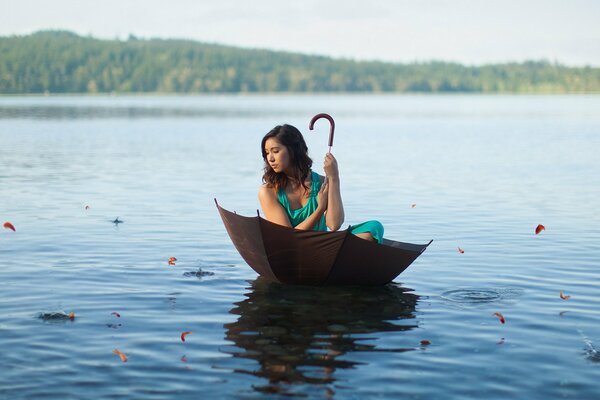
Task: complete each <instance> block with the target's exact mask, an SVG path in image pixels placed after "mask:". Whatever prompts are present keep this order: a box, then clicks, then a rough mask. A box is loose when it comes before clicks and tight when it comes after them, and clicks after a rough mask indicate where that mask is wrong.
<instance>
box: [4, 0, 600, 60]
mask: <svg viewBox="0 0 600 400" xmlns="http://www.w3.org/2000/svg"><path fill="white" fill-rule="evenodd" d="M599 20H600V1H598V0H518V1H517V0H502V1H498V0H495V1H490V0H479V1H475V0H452V1H447V0H410V1H409V0H362V1H358V0H301V1H285V0H253V1H247V0H218V1H208V0H170V1H164V0H103V1H101V2H98V1H90V0H52V1H48V0H19V1H12V0H0V36H10V35H25V34H29V33H32V32H35V31H38V30H43V29H65V30H70V31H73V32H76V33H78V34H81V35H92V36H94V37H98V38H106V39H115V38H120V39H126V38H127V37H128V36H129V35H130V34H133V35H135V36H137V37H139V38H154V37H159V38H181V39H193V40H198V41H202V42H210V43H220V44H227V45H234V46H240V47H246V48H263V49H272V50H285V51H292V52H300V53H306V54H319V55H326V56H331V57H335V58H349V59H355V60H381V61H391V62H402V63H407V62H426V61H432V60H438V61H450V62H459V63H462V64H466V65H482V64H489V63H504V62H513V61H516V62H522V61H525V60H540V59H545V60H548V61H551V62H559V63H561V64H566V65H573V66H582V65H592V66H600V23H599V22H598V21H599Z"/></svg>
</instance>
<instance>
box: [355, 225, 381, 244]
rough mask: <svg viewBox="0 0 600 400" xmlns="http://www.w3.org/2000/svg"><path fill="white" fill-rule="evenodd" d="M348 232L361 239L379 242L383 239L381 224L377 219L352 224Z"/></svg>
mask: <svg viewBox="0 0 600 400" xmlns="http://www.w3.org/2000/svg"><path fill="white" fill-rule="evenodd" d="M350 232H351V233H352V234H354V235H356V236H358V237H359V238H361V239H365V240H368V241H371V242H377V243H381V242H382V241H383V225H381V222H379V221H367V222H363V223H362V224H358V225H354V226H352V227H351V228H350Z"/></svg>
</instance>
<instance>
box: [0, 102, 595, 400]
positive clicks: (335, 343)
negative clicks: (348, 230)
mask: <svg viewBox="0 0 600 400" xmlns="http://www.w3.org/2000/svg"><path fill="white" fill-rule="evenodd" d="M599 110H600V96H595V97H594V96H576V97H575V96H572V97H569V96H553V97H543V96H531V97H530V96H487V97H486V96H232V97H228V96H207V97H48V98H43V97H39V98H37V97H4V98H0V222H2V223H3V222H4V221H10V222H12V223H13V224H14V225H15V227H16V229H17V231H16V232H12V231H9V230H7V229H0V281H1V283H0V371H1V372H0V398H6V399H16V398H60V399H71V398H92V397H93V398H122V397H123V396H125V397H129V398H149V399H150V398H157V399H158V398H197V397H198V396H200V395H204V396H212V397H216V396H220V397H225V398H264V397H268V398H278V397H287V396H290V395H297V396H308V397H313V398H365V397H383V398H386V397H387V398H398V397H399V396H404V397H410V398H425V399H429V398H447V397H450V396H452V397H461V398H482V397H485V398H492V399H494V398H498V399H500V398H508V397H516V398H527V399H534V398H537V399H546V398H557V397H565V398H577V399H581V398H598V396H600V387H599V385H598V381H599V378H600V353H599V352H600V323H599V322H600V214H599V213H598V209H599V208H600V200H598V199H599V198H600V180H599V179H600V178H599V176H600V162H599V161H598V159H599V157H598V153H600V111H599ZM318 112H329V113H331V114H332V115H333V116H334V118H336V124H337V129H336V137H335V143H334V149H333V153H334V154H335V155H336V157H337V158H338V161H339V165H340V171H341V179H342V195H343V198H344V203H345V208H346V224H353V223H357V222H361V221H362V220H366V219H379V220H380V221H381V222H383V224H384V225H385V228H386V236H387V237H388V238H391V239H396V240H401V241H407V242H414V243H424V242H426V241H428V240H429V239H434V242H433V244H432V245H431V246H430V247H429V249H428V250H427V251H426V252H425V253H424V254H423V255H422V256H421V258H419V259H418V260H417V261H416V262H415V263H414V264H413V265H412V266H411V267H409V269H408V270H407V271H405V272H404V273H403V274H402V275H400V276H399V277H398V278H397V279H396V280H395V282H394V283H392V284H390V285H387V286H385V287H376V288H356V287H341V288H340V287H322V288H311V287H289V286H282V285H279V284H273V283H269V282H265V281H264V280H262V279H258V278H257V277H256V274H255V273H254V272H253V271H252V270H251V269H250V268H249V267H248V266H247V265H246V264H245V263H244V261H243V260H242V259H241V257H240V256H239V255H238V254H237V252H236V251H235V249H234V247H233V245H232V244H231V242H230V240H229V238H228V236H227V234H226V232H225V229H224V228H223V226H222V224H221V221H220V219H219V217H218V214H217V212H216V209H215V206H214V203H213V197H217V198H218V199H219V202H220V203H221V204H222V205H223V206H224V207H226V208H229V209H232V210H236V211H237V212H238V213H243V214H247V215H253V214H255V212H256V211H255V210H256V209H257V208H258V200H257V195H256V193H257V189H258V186H259V184H260V176H261V172H260V170H261V166H262V165H261V163H262V161H261V159H260V147H259V146H260V139H261V138H262V136H263V135H264V133H266V132H267V131H268V130H269V129H270V128H272V127H273V126H275V125H276V124H279V123H282V122H287V123H291V124H294V125H297V126H298V127H299V128H300V129H301V130H302V131H303V132H304V133H305V134H306V138H307V141H308V145H309V148H310V151H311V155H312V156H313V159H314V160H315V170H317V171H318V172H321V173H322V158H323V155H324V154H325V152H326V150H327V136H328V126H327V124H326V122H324V121H319V122H318V123H317V132H316V133H314V132H310V131H308V129H307V124H308V121H309V120H310V118H311V117H312V116H313V115H314V114H316V113H318ZM413 203H415V204H416V207H414V208H411V204H413ZM86 205H87V206H89V209H87V210H86V209H85V206H86ZM117 217H119V219H120V220H122V221H124V222H123V223H121V224H117V225H115V224H113V223H112V222H111V221H113V220H114V219H115V218H117ZM539 223H541V224H544V225H545V226H546V231H544V232H542V233H541V234H540V235H535V234H534V229H535V227H536V226H537V224H539ZM459 246H460V247H461V248H463V249H464V250H465V252H464V254H460V253H459V252H458V251H457V247H459ZM171 256H174V257H177V259H178V260H177V265H176V266H169V265H167V260H168V258H169V257H171ZM365 267H367V268H368V266H365ZM560 291H563V292H564V293H565V294H567V295H571V296H572V297H571V298H570V299H569V300H562V299H561V298H560V297H559V292H560ZM69 312H75V314H76V317H75V319H74V320H70V319H68V318H65V316H64V315H66V314H68V313H69ZM113 312H118V313H119V314H120V315H121V317H120V318H117V317H116V316H115V315H113V314H112V313H113ZM495 312H500V313H502V314H503V315H504V316H505V318H506V324H504V325H502V324H500V323H499V321H498V319H497V318H496V317H494V316H493V314H494V313H495ZM62 313H65V314H62ZM184 331H191V332H193V333H192V334H191V335H189V336H187V338H186V341H185V343H184V342H182V341H181V340H180V334H181V333H182V332H184ZM424 339H427V340H429V341H430V342H431V344H430V345H429V346H422V345H421V344H420V341H421V340H424ZM115 348H118V349H119V350H121V351H122V352H123V353H125V354H126V355H127V356H128V357H129V361H128V362H127V363H123V362H121V360H120V359H119V357H118V356H117V355H115V354H113V353H112V350H113V349H115Z"/></svg>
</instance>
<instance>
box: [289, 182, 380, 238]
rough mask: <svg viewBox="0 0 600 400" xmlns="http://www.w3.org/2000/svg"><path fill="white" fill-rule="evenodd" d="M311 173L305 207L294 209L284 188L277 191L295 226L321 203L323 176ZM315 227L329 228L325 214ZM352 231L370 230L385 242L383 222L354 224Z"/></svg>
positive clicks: (315, 228)
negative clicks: (319, 197) (320, 191)
mask: <svg viewBox="0 0 600 400" xmlns="http://www.w3.org/2000/svg"><path fill="white" fill-rule="evenodd" d="M310 173H311V179H312V184H311V186H310V197H309V199H308V203H306V205H305V206H304V207H302V208H299V209H297V210H292V208H291V207H290V202H289V201H288V198H287V196H286V195H285V192H284V191H283V189H279V190H278V191H277V198H278V199H279V202H280V203H281V205H282V206H283V208H284V210H285V212H286V214H287V216H288V219H289V220H290V223H291V224H292V226H294V227H295V226H296V225H298V224H299V223H301V222H302V221H304V220H305V219H306V218H308V217H309V216H310V215H311V214H312V213H313V212H315V210H316V209H317V205H318V204H319V203H318V202H317V194H318V193H319V190H321V178H320V176H319V174H317V173H316V172H314V171H311V172H310ZM313 229H314V230H315V231H326V230H327V224H326V223H325V215H323V216H321V219H320V220H319V222H318V223H317V224H316V225H315V227H314V228H313ZM350 232H351V233H353V234H357V233H365V232H369V233H370V234H371V236H373V238H374V239H375V241H377V243H381V242H383V225H381V222H379V221H367V222H363V223H360V224H357V225H353V226H351V227H350Z"/></svg>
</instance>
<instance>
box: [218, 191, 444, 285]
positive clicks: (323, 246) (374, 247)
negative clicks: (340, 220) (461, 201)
mask: <svg viewBox="0 0 600 400" xmlns="http://www.w3.org/2000/svg"><path fill="white" fill-rule="evenodd" d="M215 204H216V205H217V209H218V210H219V214H220V215H221V219H222V220H223V223H224V224H225V229H227V233H228V234H229V237H230V238H231V241H232V242H233V244H234V246H235V248H236V249H237V250H238V252H239V253H240V255H241V256H242V258H243V259H244V260H245V261H246V262H247V263H248V265H250V267H252V269H254V270H255V271H256V272H257V273H258V274H259V275H261V276H264V277H265V278H267V279H269V280H273V281H277V282H281V283H287V284H299V285H383V284H386V283H389V282H391V281H392V280H393V279H394V278H396V277H397V276H398V275H400V273H402V271H404V270H405V269H406V268H407V267H408V266H409V265H410V264H411V263H412V262H413V261H414V260H415V259H416V258H417V257H419V255H421V253H422V252H423V251H425V249H426V248H427V246H429V244H431V242H432V241H429V243H427V244H424V245H420V244H411V243H403V242H397V241H394V240H388V239H384V240H383V243H382V244H378V243H375V242H370V241H368V240H364V239H361V238H359V237H357V236H355V235H353V234H352V233H350V227H348V229H346V230H344V231H335V232H320V231H308V230H307V231H305V230H299V229H294V228H289V227H286V226H282V225H278V224H275V223H273V222H270V221H268V220H266V219H264V218H262V217H261V216H260V214H259V213H258V211H257V216H256V217H245V216H242V215H238V214H236V213H233V212H231V211H228V210H226V209H224V208H222V207H221V206H220V205H219V203H218V202H217V199H215Z"/></svg>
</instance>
